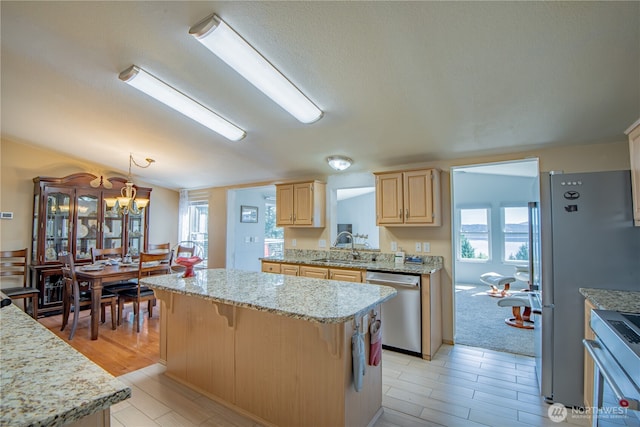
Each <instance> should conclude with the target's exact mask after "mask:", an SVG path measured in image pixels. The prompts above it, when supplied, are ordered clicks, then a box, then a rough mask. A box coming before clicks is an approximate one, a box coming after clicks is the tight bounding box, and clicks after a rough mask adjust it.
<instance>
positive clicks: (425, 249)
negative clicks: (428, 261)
mask: <svg viewBox="0 0 640 427" xmlns="http://www.w3.org/2000/svg"><path fill="white" fill-rule="evenodd" d="M422 252H425V253H427V252H431V243H429V242H423V243H422Z"/></svg>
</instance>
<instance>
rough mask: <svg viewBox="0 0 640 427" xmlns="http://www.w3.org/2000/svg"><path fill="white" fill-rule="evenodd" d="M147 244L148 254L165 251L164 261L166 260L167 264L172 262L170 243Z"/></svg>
mask: <svg viewBox="0 0 640 427" xmlns="http://www.w3.org/2000/svg"><path fill="white" fill-rule="evenodd" d="M147 246H148V249H147V253H148V254H158V253H165V254H166V255H167V259H166V260H165V261H168V262H169V265H171V263H172V262H173V250H171V243H169V242H167V243H149V245H147Z"/></svg>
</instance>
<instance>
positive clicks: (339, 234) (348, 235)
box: [333, 231, 360, 259]
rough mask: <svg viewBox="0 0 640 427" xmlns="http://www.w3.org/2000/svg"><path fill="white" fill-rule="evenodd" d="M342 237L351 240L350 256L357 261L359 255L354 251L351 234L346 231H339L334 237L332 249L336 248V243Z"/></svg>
mask: <svg viewBox="0 0 640 427" xmlns="http://www.w3.org/2000/svg"><path fill="white" fill-rule="evenodd" d="M342 236H347V237H349V240H351V256H352V257H353V259H357V258H358V257H360V254H359V253H358V251H356V248H355V241H354V239H353V234H351V233H350V232H348V231H341V232H340V233H338V235H337V236H336V240H335V242H333V246H334V247H337V246H338V241H339V240H340V237H342Z"/></svg>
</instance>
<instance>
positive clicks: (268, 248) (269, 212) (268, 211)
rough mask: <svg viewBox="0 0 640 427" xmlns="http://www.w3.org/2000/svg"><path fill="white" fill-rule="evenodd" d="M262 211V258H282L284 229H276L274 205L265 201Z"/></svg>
mask: <svg viewBox="0 0 640 427" xmlns="http://www.w3.org/2000/svg"><path fill="white" fill-rule="evenodd" d="M264 211H265V213H264V215H265V221H264V256H265V257H269V256H282V255H284V229H283V228H282V227H276V204H275V203H273V202H271V201H267V203H266V205H265V209H264Z"/></svg>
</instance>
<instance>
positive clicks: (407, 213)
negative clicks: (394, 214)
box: [405, 209, 409, 219]
mask: <svg viewBox="0 0 640 427" xmlns="http://www.w3.org/2000/svg"><path fill="white" fill-rule="evenodd" d="M405 212H406V214H405V218H407V219H409V209H406V210H405Z"/></svg>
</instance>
